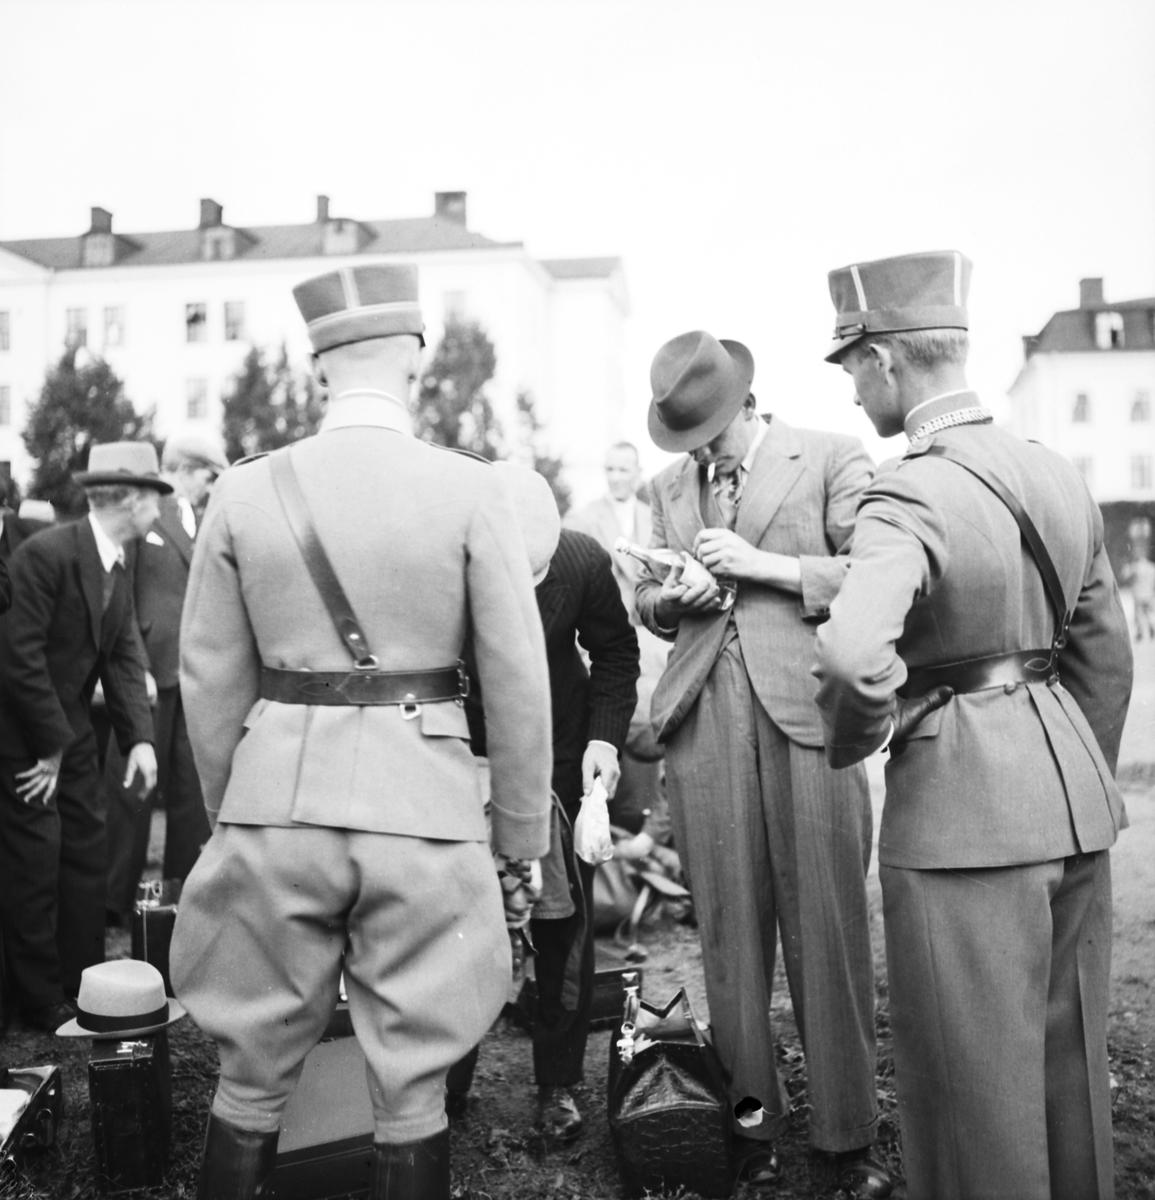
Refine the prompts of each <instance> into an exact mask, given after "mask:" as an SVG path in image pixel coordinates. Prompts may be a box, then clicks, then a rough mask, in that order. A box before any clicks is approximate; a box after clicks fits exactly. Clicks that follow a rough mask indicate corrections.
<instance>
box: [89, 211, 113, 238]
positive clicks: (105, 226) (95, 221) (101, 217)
mask: <svg viewBox="0 0 1155 1200" xmlns="http://www.w3.org/2000/svg"><path fill="white" fill-rule="evenodd" d="M88 232H89V233H111V232H112V213H110V212H109V211H108V209H106V208H93V210H92V228H91V229H89V231H88Z"/></svg>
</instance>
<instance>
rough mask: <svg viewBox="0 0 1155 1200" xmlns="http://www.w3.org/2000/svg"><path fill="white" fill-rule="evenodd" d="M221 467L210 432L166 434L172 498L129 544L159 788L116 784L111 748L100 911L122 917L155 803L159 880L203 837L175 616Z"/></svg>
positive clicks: (186, 859)
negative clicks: (161, 821) (139, 789)
mask: <svg viewBox="0 0 1155 1200" xmlns="http://www.w3.org/2000/svg"><path fill="white" fill-rule="evenodd" d="M228 465H229V462H228V459H227V458H226V457H225V448H224V445H223V444H222V443H221V439H220V438H219V437H218V436H217V435H215V434H213V433H210V432H209V431H208V430H205V429H199V428H197V427H195V426H189V427H187V428H184V429H178V430H176V431H175V432H174V433H172V434H171V435H170V436H169V438H168V439H167V440H166V441H165V444H164V450H163V452H162V453H161V458H160V467H161V472H160V474H161V478H162V479H163V480H165V481H166V482H167V483H169V484H171V485H172V489H173V493H172V495H171V496H162V497H161V501H160V514H159V516H158V517H157V519H156V520H155V521H154V522H153V524H152V528H151V529H149V530H148V531H147V532H146V533H145V535H144V537H143V538H141V539H140V541H138V542H135V543H133V544H132V545H131V546H130V567H131V572H132V578H133V585H134V586H133V591H134V595H135V599H136V619H137V622H138V623H139V625H140V633H141V637H142V639H143V641H144V648H145V652H146V654H147V655H148V666H149V670H150V671H151V672H152V677H153V679H154V680H155V682H156V707H155V710H154V712H153V719H154V723H155V730H156V742H155V746H156V757H157V787H156V791H155V792H153V793H152V795H150V796H149V797H147V798H146V799H145V802H144V803H141V802H140V801H139V800H138V799H137V797H135V796H133V795H132V794H131V793H129V792H126V791H125V790H124V789H123V788H121V787H119V786H118V779H119V775H120V774H121V769H120V763H119V761H118V759H119V756H118V755H117V754H116V753H115V748H114V747H112V746H110V747H109V755H108V759H109V762H108V766H109V767H110V768H111V770H109V771H106V773H105V786H106V788H107V789H108V792H109V801H108V844H109V869H108V899H107V907H108V909H109V911H110V912H113V913H116V914H118V915H120V916H121V917H123V916H125V915H126V914H128V913H130V912H131V911H132V906H133V901H134V900H135V898H136V886H137V883H138V882H139V881H140V874H141V871H142V870H143V868H144V860H145V857H146V855H147V852H148V837H149V830H150V826H151V818H152V807H153V802H154V801H155V799H156V798H157V796H160V797H161V798H162V799H163V803H164V814H165V837H164V865H163V877H164V878H165V879H179V880H182V881H183V880H184V879H185V878H186V876H187V875H188V873H189V871H191V870H192V865H193V863H194V862H196V860H197V855H198V854H199V853H200V850H201V847H202V846H203V845H204V844H205V842H207V841H208V840H209V833H210V830H209V823H208V818H207V817H206V816H205V806H204V800H203V798H202V797H201V785H200V780H199V779H198V778H197V773H196V764H195V763H194V762H193V757H192V747H191V746H190V745H189V740H188V729H187V728H186V726H185V716H184V707H183V705H182V704H181V698H180V673H179V672H180V618H181V612H182V610H183V609H184V596H185V589H186V588H187V587H188V574H189V564H190V563H191V561H192V551H193V539H194V538H195V537H196V533H197V524H198V522H199V521H200V520H201V518H202V517H203V515H204V510H205V505H206V504H207V503H208V499H209V494H210V493H211V492H212V487H213V483H214V482H215V481H216V478H217V476H218V475H220V474H221V472H222V471H225V470H227V469H228Z"/></svg>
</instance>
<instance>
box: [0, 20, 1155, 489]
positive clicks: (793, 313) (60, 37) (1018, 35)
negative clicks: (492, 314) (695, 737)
mask: <svg viewBox="0 0 1155 1200" xmlns="http://www.w3.org/2000/svg"><path fill="white" fill-rule="evenodd" d="M435 190H466V191H468V193H469V222H470V225H471V227H472V228H475V229H477V230H479V231H480V232H482V233H484V234H486V235H488V236H490V237H494V238H498V239H502V240H521V241H524V242H525V243H526V244H527V246H528V248H529V250H530V251H531V252H532V253H533V254H535V255H538V256H541V257H549V256H569V255H602V254H620V255H622V257H623V258H624V260H625V270H626V278H627V283H628V287H629V291H630V297H631V302H632V315H631V317H630V321H629V326H628V328H629V335H628V336H629V347H628V351H629V354H628V364H627V366H628V376H627V386H628V394H629V397H630V399H629V430H628V432H629V433H630V434H632V435H633V436H634V437H635V439H636V440H637V441H638V442H639V445H640V446H641V447H642V449H643V461H644V463H645V465H646V466H647V467H648V468H650V469H653V468H654V467H656V466H658V465H660V463H661V462H662V461H663V456H661V455H659V454H658V452H657V451H655V450H654V449H653V447H652V446H650V445H649V442H648V439H647V437H646V434H645V412H646V407H647V403H648V400H649V394H650V392H649V363H650V360H651V358H652V357H653V354H654V352H655V351H656V350H657V348H658V346H659V345H660V344H661V343H662V342H664V341H665V340H667V339H668V338H670V337H672V336H674V335H676V334H678V333H681V332H684V331H685V330H687V329H693V328H706V329H709V330H710V331H711V332H713V333H715V334H717V335H718V336H721V337H730V338H737V339H738V340H741V341H744V342H746V343H747V344H748V345H749V346H750V348H751V349H752V350H753V352H754V355H755V359H756V362H757V374H756V376H755V381H754V390H755V392H756V394H757V395H758V398H759V401H760V407H762V408H763V409H771V410H774V411H777V412H780V413H781V414H782V415H783V416H784V417H785V418H786V419H787V420H790V421H792V422H794V423H796V424H805V425H813V426H821V427H830V428H839V429H843V430H846V431H849V432H854V433H857V434H860V435H861V436H863V438H864V440H865V441H867V444H868V446H869V447H870V449H871V450H872V452H873V453H875V454H876V456H878V455H879V453H880V452H882V447H883V444H882V443H879V442H878V441H877V440H875V439H873V437H872V435H870V430H869V425H868V423H867V421H866V419H865V417H864V416H863V415H862V414H861V413H860V412H859V411H858V410H857V409H855V408H854V407H853V405H852V404H851V390H850V388H849V386H848V381H847V380H846V379H845V377H844V376H843V375H842V373H841V372H840V371H838V369H837V368H834V367H830V366H828V365H826V364H825V363H823V362H822V350H823V347H824V346H825V345H826V342H827V340H828V337H829V334H830V330H831V327H832V324H833V309H832V307H831V305H830V301H829V296H828V293H827V290H826V272H827V271H828V270H829V269H830V268H832V267H836V266H840V265H843V264H845V263H847V262H851V261H854V260H856V259H868V258H875V257H879V256H882V255H887V254H892V253H900V252H903V251H909V250H923V249H937V248H951V249H960V250H962V251H964V252H965V253H966V254H968V255H969V256H970V257H971V258H972V259H973V260H974V262H975V272H974V280H973V286H972V292H971V314H972V345H973V349H972V356H971V381H972V383H973V384H974V385H975V386H976V387H977V388H978V389H979V390H980V391H981V392H982V393H983V394H984V396H985V397H986V399H987V400H988V402H990V403H991V404H992V405H993V406H995V407H996V410H1001V406H1002V402H1003V398H1004V397H1005V393H1006V390H1007V388H1008V387H1009V386H1010V384H1011V382H1012V380H1013V379H1014V376H1015V373H1016V371H1017V370H1018V367H1019V365H1020V362H1021V342H1020V340H1019V339H1020V336H1021V335H1022V334H1024V333H1032V332H1037V331H1038V329H1039V328H1040V327H1041V326H1042V324H1043V323H1044V322H1045V321H1046V319H1047V318H1048V317H1049V316H1050V314H1051V313H1052V312H1054V311H1055V310H1056V309H1061V308H1071V307H1075V306H1076V305H1077V303H1078V280H1079V279H1080V277H1083V276H1103V277H1104V279H1105V287H1106V294H1107V297H1108V299H1128V298H1135V297H1139V296H1151V295H1155V3H1152V2H1151V0H1080V2H1077V3H1076V2H1073V0H998V2H994V0H962V2H959V0H934V2H929V0H910V2H907V0H872V2H871V3H869V4H865V3H862V2H861V0H853V2H852V0H822V2H820V3H817V2H812V3H801V2H796V3H789V4H788V3H778V2H774V0H757V2H740V0H685V2H681V3H679V2H677V0H660V2H655V3H650V2H643V0H531V2H528V3H523V2H520V0H415V2H408V0H375V2H373V3H368V2H359V3H358V2H342V0H317V2H314V0H275V2H271V3H266V2H264V0H230V2H227V3H224V2H217V0H195V2H191V3H190V2H187V0H143V2H137V0H133V2H121V0H77V2H74V3H68V2H65V0H27V2H26V0H0V238H24V237H35V236H52V235H57V236H59V235H71V234H79V233H80V232H82V231H83V230H84V229H86V228H87V224H88V210H89V207H90V206H91V205H94V204H99V205H102V206H103V207H105V208H108V209H110V210H111V211H112V212H113V214H114V216H115V222H116V224H115V228H116V229H118V230H121V231H124V232H128V231H133V230H149V229H169V228H188V227H191V226H192V225H193V224H194V223H195V220H196V215H197V201H198V199H199V198H200V197H201V196H212V197H213V198H214V199H217V200H219V201H221V202H222V203H223V204H224V205H225V213H226V219H227V220H229V221H230V222H231V223H236V224H239V225H260V224H271V223H277V222H303V221H308V220H311V219H312V217H313V214H314V197H315V195H316V194H317V193H318V192H325V193H327V194H328V195H330V196H331V197H332V203H333V208H334V211H336V212H339V213H344V214H348V215H354V216H361V217H365V218H381V217H401V216H418V215H422V214H425V213H427V212H430V211H431V209H432V193H433V192H434V191H435ZM498 352H499V353H500V347H498ZM896 449H898V448H897V447H894V446H893V444H892V446H891V447H890V448H888V449H887V450H886V451H885V453H893V452H895V450H896Z"/></svg>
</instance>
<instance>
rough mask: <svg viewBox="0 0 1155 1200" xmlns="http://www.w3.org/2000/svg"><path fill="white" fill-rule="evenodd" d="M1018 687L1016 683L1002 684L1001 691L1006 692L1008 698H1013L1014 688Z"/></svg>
mask: <svg viewBox="0 0 1155 1200" xmlns="http://www.w3.org/2000/svg"><path fill="white" fill-rule="evenodd" d="M1018 686H1019V685H1018V684H1017V683H1004V684H1003V691H1004V692H1006V694H1007V695H1008V696H1013V695H1014V694H1015V688H1017V687H1018Z"/></svg>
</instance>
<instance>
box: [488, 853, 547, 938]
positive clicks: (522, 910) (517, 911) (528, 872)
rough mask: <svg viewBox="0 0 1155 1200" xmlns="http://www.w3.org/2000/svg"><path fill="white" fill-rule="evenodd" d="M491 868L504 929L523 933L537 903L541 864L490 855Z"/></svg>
mask: <svg viewBox="0 0 1155 1200" xmlns="http://www.w3.org/2000/svg"><path fill="white" fill-rule="evenodd" d="M493 865H494V866H495V867H496V868H497V879H498V882H499V883H500V884H501V901H502V904H503V905H504V907H505V925H506V928H507V929H524V928H525V926H526V925H528V924H529V918H530V916H531V915H532V913H533V906H534V905H535V904H536V903H537V902H538V901H539V900H540V899H541V888H542V879H541V862H540V861H539V860H538V859H536V858H507V857H506V856H505V855H504V854H500V853H498V852H497V851H494V854H493Z"/></svg>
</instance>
